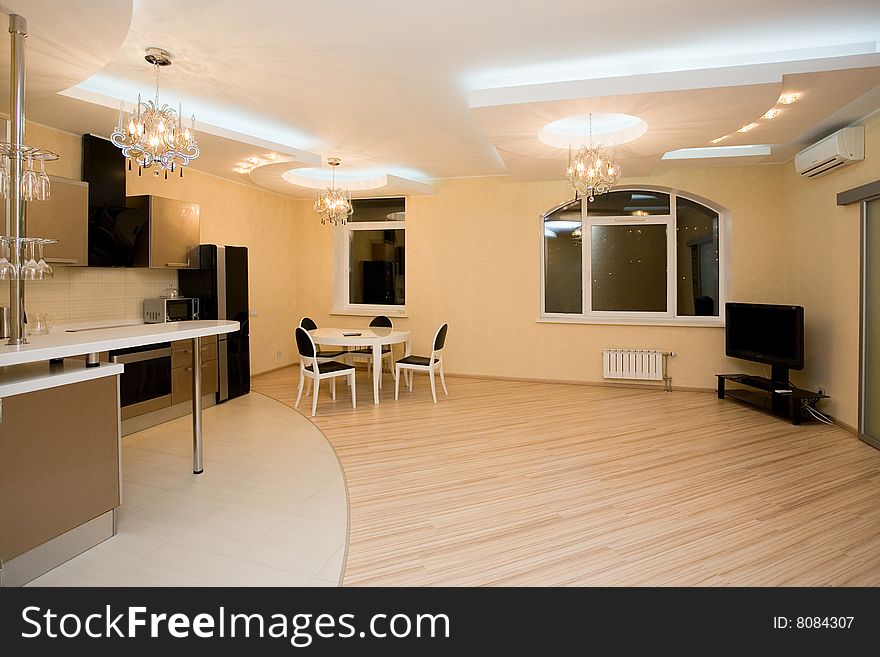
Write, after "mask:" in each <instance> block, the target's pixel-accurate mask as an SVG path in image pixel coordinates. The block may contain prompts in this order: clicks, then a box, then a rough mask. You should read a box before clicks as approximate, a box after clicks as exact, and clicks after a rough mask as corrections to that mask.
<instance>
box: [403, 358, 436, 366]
mask: <svg viewBox="0 0 880 657" xmlns="http://www.w3.org/2000/svg"><path fill="white" fill-rule="evenodd" d="M397 362H398V363H401V364H403V365H421V366H423V367H427V366H428V365H430V364H431V357H430V356H407V357H406V358H401V359H400V360H398V361H397ZM434 362H435V363H436V362H437V359H436V358H435V359H434Z"/></svg>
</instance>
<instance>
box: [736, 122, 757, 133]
mask: <svg viewBox="0 0 880 657" xmlns="http://www.w3.org/2000/svg"><path fill="white" fill-rule="evenodd" d="M756 125H758V124H757V123H749V124H748V125H744V126H743V127H742V128H740V129H739V130H737V132H748V131H749V130H751V129H752V128H754V127H755V126H756Z"/></svg>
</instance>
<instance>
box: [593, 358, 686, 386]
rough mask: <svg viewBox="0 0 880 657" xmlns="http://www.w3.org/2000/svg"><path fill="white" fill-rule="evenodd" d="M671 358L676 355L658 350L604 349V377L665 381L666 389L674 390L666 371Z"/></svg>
mask: <svg viewBox="0 0 880 657" xmlns="http://www.w3.org/2000/svg"><path fill="white" fill-rule="evenodd" d="M670 356H675V354H674V353H672V352H671V351H658V350H656V349H604V350H603V351H602V376H603V377H605V378H606V379H629V380H633V381H663V386H664V388H665V389H666V390H667V391H668V390H672V379H671V378H670V377H669V376H668V375H667V370H666V365H667V362H666V361H667V359H668V358H669V357H670Z"/></svg>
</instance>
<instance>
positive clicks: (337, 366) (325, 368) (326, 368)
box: [306, 360, 354, 374]
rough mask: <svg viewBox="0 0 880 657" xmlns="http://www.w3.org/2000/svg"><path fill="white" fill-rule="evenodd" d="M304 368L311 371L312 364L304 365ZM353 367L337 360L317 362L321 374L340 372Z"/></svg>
mask: <svg viewBox="0 0 880 657" xmlns="http://www.w3.org/2000/svg"><path fill="white" fill-rule="evenodd" d="M306 369H307V370H308V371H309V372H311V371H312V366H311V365H308V366H306ZM353 369H354V367H352V366H351V365H346V364H345V363H340V362H339V361H337V360H330V361H327V362H326V363H319V364H318V371H319V372H320V373H321V374H328V373H330V372H342V371H343V370H353Z"/></svg>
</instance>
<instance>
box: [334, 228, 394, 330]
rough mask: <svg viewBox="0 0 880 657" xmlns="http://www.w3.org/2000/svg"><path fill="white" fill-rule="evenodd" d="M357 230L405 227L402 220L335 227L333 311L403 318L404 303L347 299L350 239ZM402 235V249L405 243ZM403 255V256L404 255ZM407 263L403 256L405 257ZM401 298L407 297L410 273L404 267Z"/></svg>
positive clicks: (342, 313) (346, 313)
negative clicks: (376, 302) (363, 301)
mask: <svg viewBox="0 0 880 657" xmlns="http://www.w3.org/2000/svg"><path fill="white" fill-rule="evenodd" d="M360 230H404V231H405V230H406V219H404V220H403V221H362V222H357V221H346V222H345V225H342V226H336V227H335V228H334V234H333V312H334V313H335V314H339V315H363V316H375V315H387V316H388V317H406V304H405V303H404V304H403V305H397V304H368V303H351V301H350V299H349V290H350V286H349V278H350V277H351V239H352V234H353V233H354V232H356V231H360ZM405 240H406V238H405V237H404V248H406V246H405ZM404 257H405V256H404ZM404 262H406V259H405V260H404ZM405 266H406V265H405ZM403 296H404V299H409V276H406V271H405V270H404V290H403Z"/></svg>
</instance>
